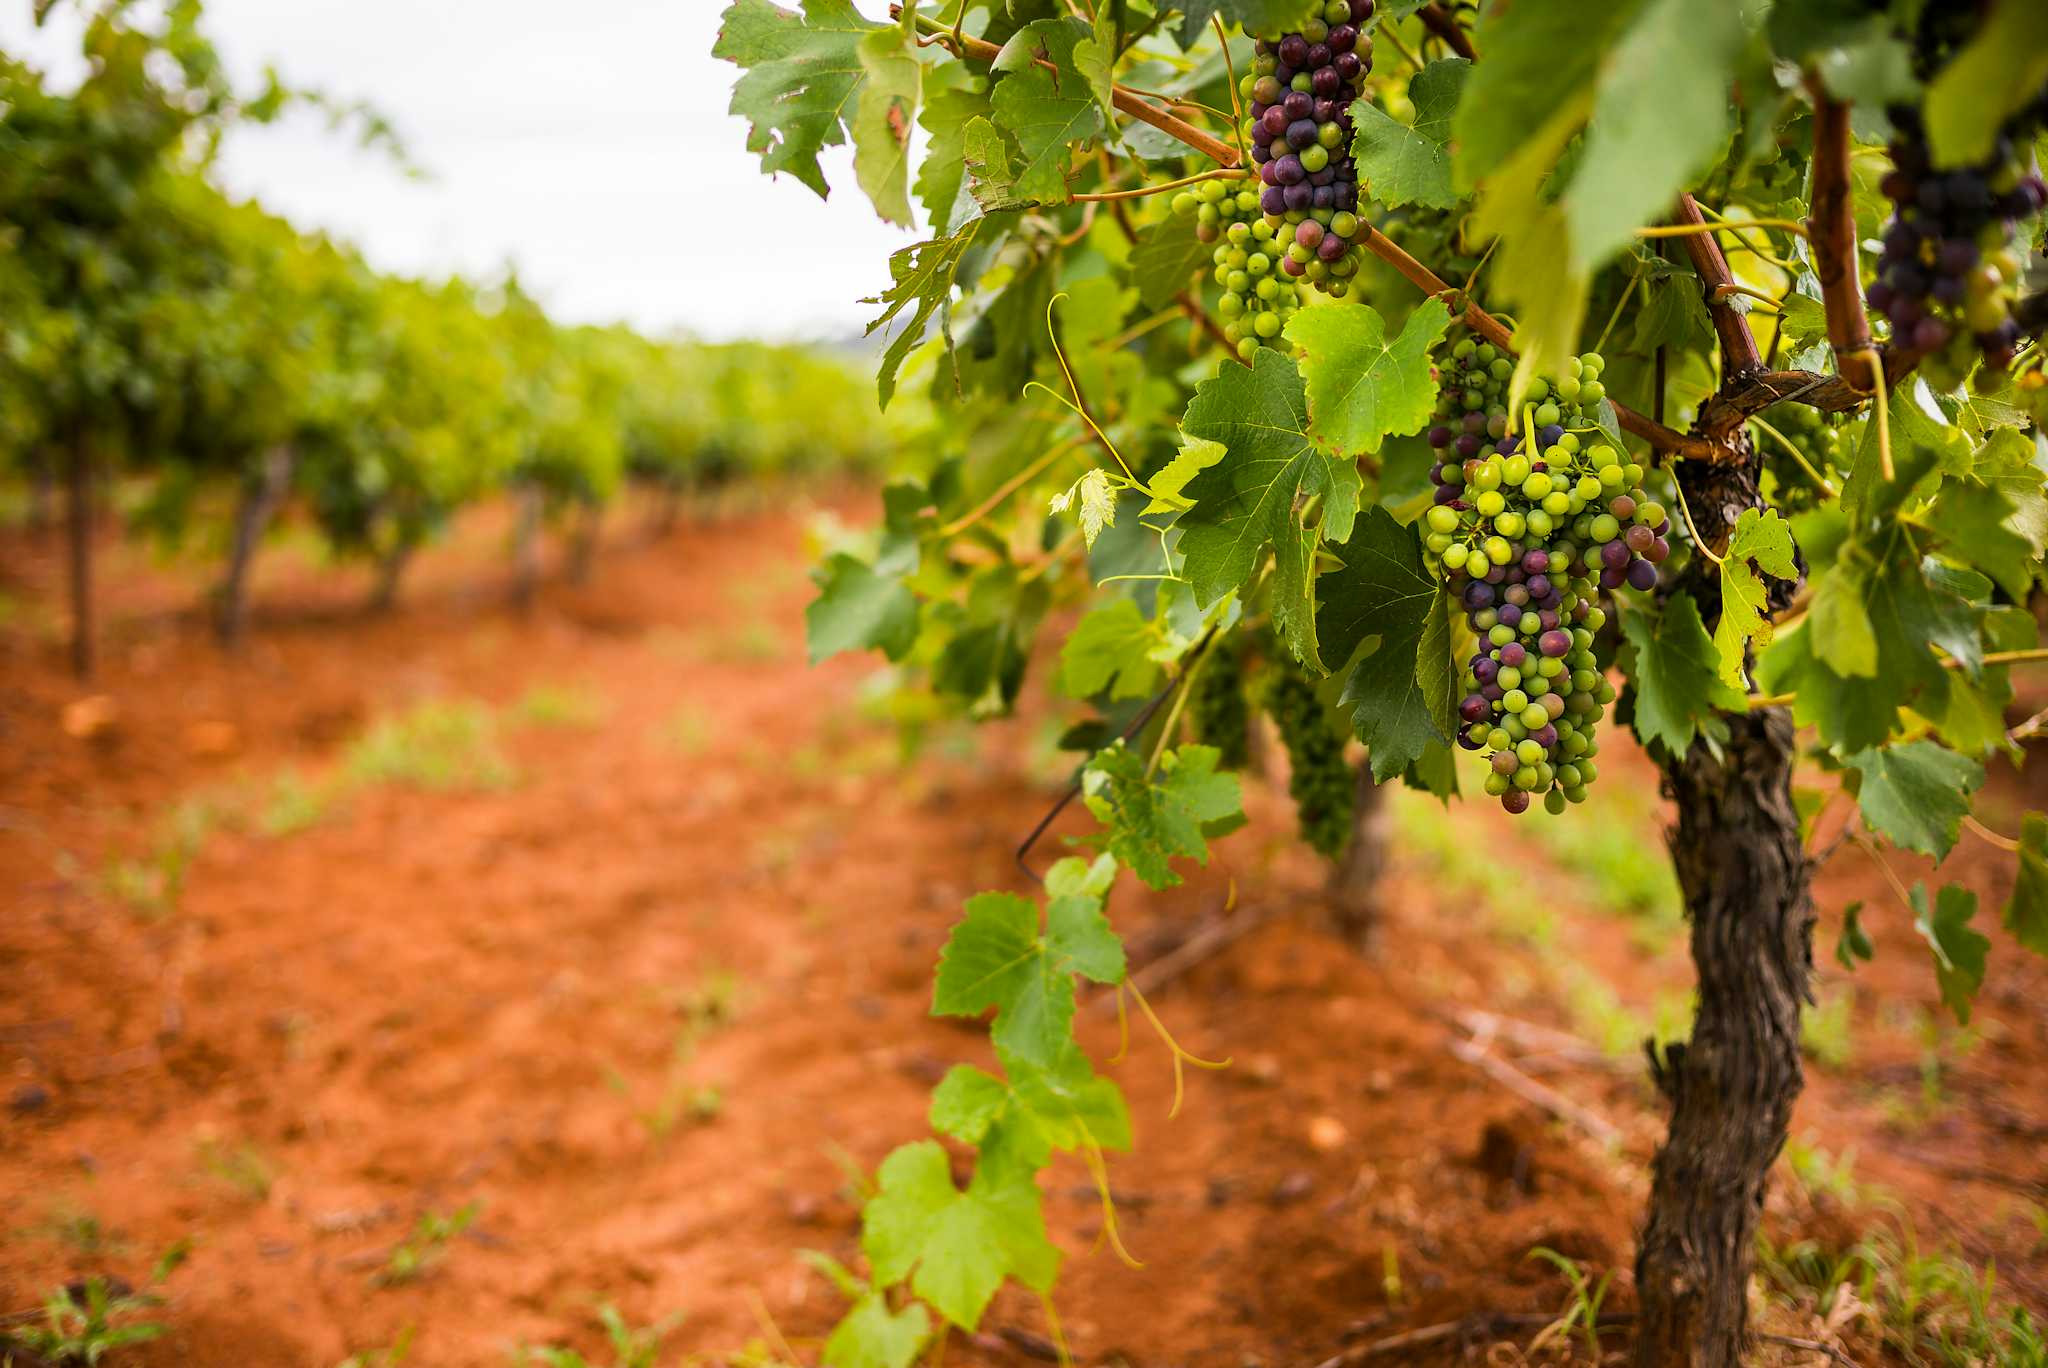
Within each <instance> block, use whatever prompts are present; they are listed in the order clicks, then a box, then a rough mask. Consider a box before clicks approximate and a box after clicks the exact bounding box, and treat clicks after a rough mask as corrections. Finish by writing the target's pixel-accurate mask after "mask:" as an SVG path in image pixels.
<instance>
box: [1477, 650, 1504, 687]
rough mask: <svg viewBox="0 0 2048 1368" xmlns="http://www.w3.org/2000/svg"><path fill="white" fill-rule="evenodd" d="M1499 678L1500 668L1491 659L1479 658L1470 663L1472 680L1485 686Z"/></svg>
mask: <svg viewBox="0 0 2048 1368" xmlns="http://www.w3.org/2000/svg"><path fill="white" fill-rule="evenodd" d="M1499 677H1500V666H1499V665H1498V664H1496V663H1495V662H1494V661H1493V659H1492V658H1491V657H1488V656H1481V657H1479V659H1477V660H1475V661H1473V662H1472V678H1474V679H1475V680H1477V681H1479V683H1480V684H1482V685H1486V684H1491V683H1493V681H1494V680H1496V679H1498V678H1499Z"/></svg>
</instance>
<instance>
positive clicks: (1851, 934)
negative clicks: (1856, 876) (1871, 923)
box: [1835, 902, 1877, 973]
mask: <svg viewBox="0 0 2048 1368" xmlns="http://www.w3.org/2000/svg"><path fill="white" fill-rule="evenodd" d="M1862 911H1863V904H1862V903H1860V902H1852V903H1850V904H1849V905H1848V906H1847V907H1845V908H1843V909H1842V934H1841V937H1840V938H1839V939H1838V940H1836V941H1835V962H1836V963H1838V964H1840V965H1841V966H1842V967H1843V968H1844V969H1847V970H1849V971H1850V972H1851V973H1854V972H1855V969H1856V962H1857V961H1858V960H1862V961H1863V962H1865V963H1868V962H1869V961H1871V960H1872V959H1874V958H1876V956H1877V947H1876V946H1874V945H1872V944H1871V943H1870V936H1869V935H1868V934H1867V933H1866V932H1865V931H1864V929H1863V918H1862V916H1861V913H1862Z"/></svg>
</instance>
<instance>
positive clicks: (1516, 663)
mask: <svg viewBox="0 0 2048 1368" xmlns="http://www.w3.org/2000/svg"><path fill="white" fill-rule="evenodd" d="M1528 660H1529V648H1528V647H1526V646H1524V645H1522V643H1521V642H1519V641H1510V642H1509V643H1508V644H1507V645H1505V646H1503V647H1501V648H1500V663H1501V664H1503V665H1505V666H1507V667H1508V668H1509V669H1511V670H1519V669H1521V668H1522V666H1523V665H1525V664H1527V663H1528Z"/></svg>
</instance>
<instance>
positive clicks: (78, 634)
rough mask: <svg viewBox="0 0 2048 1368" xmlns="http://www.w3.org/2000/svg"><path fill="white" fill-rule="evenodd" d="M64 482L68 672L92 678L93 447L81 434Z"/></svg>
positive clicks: (72, 448)
mask: <svg viewBox="0 0 2048 1368" xmlns="http://www.w3.org/2000/svg"><path fill="white" fill-rule="evenodd" d="M69 464H70V469H69V470H68V471H67V472H66V476H67V479H66V481H65V493H66V506H65V510H64V512H65V525H66V532H67V536H68V537H69V541H70V556H71V669H72V671H73V672H74V673H75V674H76V675H77V676H78V677H79V678H80V679H90V678H91V677H92V671H93V665H94V657H95V655H96V652H95V651H94V649H93V648H94V644H95V643H94V639H93V612H92V503H93V499H92V495H93V460H92V446H91V443H90V442H89V441H88V440H87V439H86V437H85V436H84V435H83V434H80V435H79V436H78V437H77V438H75V439H74V440H73V441H72V444H71V460H70V463H69Z"/></svg>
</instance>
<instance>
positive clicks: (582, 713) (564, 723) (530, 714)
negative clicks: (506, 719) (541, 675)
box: [510, 684, 611, 729]
mask: <svg viewBox="0 0 2048 1368" xmlns="http://www.w3.org/2000/svg"><path fill="white" fill-rule="evenodd" d="M610 711H611V704H610V703H609V702H607V701H606V699H605V697H604V695H603V694H600V693H598V692H597V691H596V690H595V689H591V688H588V687H584V686H579V685H569V684H536V685H534V686H533V687H532V688H530V689H528V690H527V691H526V692H525V693H524V694H521V695H520V697H519V701H518V702H516V703H514V704H513V705H512V707H511V710H510V719H511V721H513V722H514V723H516V724H519V725H522V726H528V727H566V728H577V729H587V728H590V727H595V726H597V725H598V724H599V723H601V722H603V721H604V719H605V714H606V713H608V712H610Z"/></svg>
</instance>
